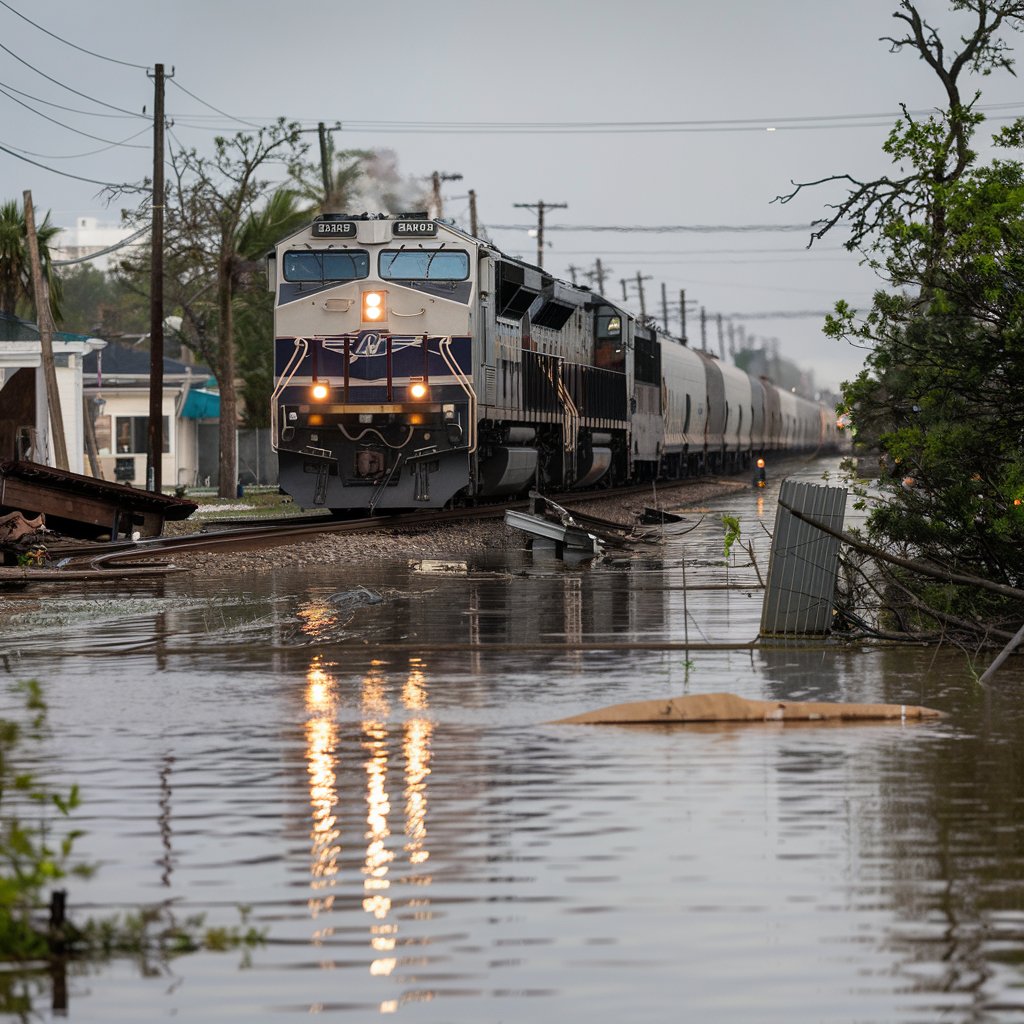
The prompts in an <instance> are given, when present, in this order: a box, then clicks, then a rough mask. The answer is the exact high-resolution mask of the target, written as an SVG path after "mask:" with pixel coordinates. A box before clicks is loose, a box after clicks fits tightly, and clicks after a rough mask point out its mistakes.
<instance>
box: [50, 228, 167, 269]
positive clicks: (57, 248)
mask: <svg viewBox="0 0 1024 1024" xmlns="http://www.w3.org/2000/svg"><path fill="white" fill-rule="evenodd" d="M134 233H135V231H134V230H133V229H132V228H130V227H125V226H124V225H122V224H103V223H100V221H98V220H97V219H96V218H95V217H77V218H76V219H75V223H74V225H73V226H72V227H68V228H61V229H60V231H58V232H57V234H56V236H55V237H54V239H53V242H52V243H51V245H50V255H51V256H52V258H53V260H54V261H55V262H56V263H61V262H65V261H69V260H80V259H82V257H84V256H91V255H92V254H93V253H98V252H103V251H104V250H105V249H109V248H111V246H115V245H118V244H119V243H121V242H123V241H124V240H125V239H126V238H129V237H130V236H131V235H133V234H134ZM144 245H148V239H147V236H145V235H144V236H143V237H142V238H140V239H139V240H138V242H137V243H134V244H133V245H132V246H125V247H124V248H123V249H119V250H117V251H115V252H111V253H107V254H106V255H103V256H97V257H96V258H95V259H92V260H89V261H88V263H89V265H90V266H92V267H95V268H96V269H97V270H103V271H107V270H109V269H110V268H111V266H113V264H114V263H115V262H116V261H117V260H118V259H119V258H121V257H123V256H124V255H125V252H126V250H130V249H135V248H136V247H138V246H144Z"/></svg>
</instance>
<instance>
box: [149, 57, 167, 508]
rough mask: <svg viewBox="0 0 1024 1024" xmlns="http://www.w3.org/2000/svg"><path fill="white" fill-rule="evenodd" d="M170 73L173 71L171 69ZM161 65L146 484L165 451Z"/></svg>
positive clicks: (160, 72)
mask: <svg viewBox="0 0 1024 1024" xmlns="http://www.w3.org/2000/svg"><path fill="white" fill-rule="evenodd" d="M172 74H173V72H172ZM165 77H170V76H165V75H164V66H163V64H157V65H156V66H155V68H154V69H153V94H154V96H153V202H152V208H153V209H152V213H153V228H152V232H151V237H150V259H149V424H148V429H147V434H146V487H147V489H148V490H150V491H156V493H157V494H159V493H160V490H161V488H162V486H163V479H162V475H163V474H162V470H163V465H162V463H163V453H164V79H165Z"/></svg>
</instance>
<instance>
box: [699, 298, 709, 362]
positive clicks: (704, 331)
mask: <svg viewBox="0 0 1024 1024" xmlns="http://www.w3.org/2000/svg"><path fill="white" fill-rule="evenodd" d="M700 349H701V351H702V352H707V350H708V315H707V313H706V312H705V310H704V307H703V306H701V307H700Z"/></svg>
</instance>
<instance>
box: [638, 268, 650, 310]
mask: <svg viewBox="0 0 1024 1024" xmlns="http://www.w3.org/2000/svg"><path fill="white" fill-rule="evenodd" d="M650 280H651V275H650V274H648V275H647V276H646V277H644V276H642V275H641V274H640V271H639V270H638V271H637V272H636V290H637V292H639V294H640V315H641V316H647V307H646V305H644V281H650Z"/></svg>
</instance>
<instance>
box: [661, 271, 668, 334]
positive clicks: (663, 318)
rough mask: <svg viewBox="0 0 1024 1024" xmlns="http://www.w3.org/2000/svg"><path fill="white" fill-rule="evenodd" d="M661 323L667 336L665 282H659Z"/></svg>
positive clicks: (666, 294) (666, 293)
mask: <svg viewBox="0 0 1024 1024" xmlns="http://www.w3.org/2000/svg"><path fill="white" fill-rule="evenodd" d="M661 322H662V323H663V324H664V325H665V333H666V334H668V292H667V291H666V290H665V282H664V281H662V282H661Z"/></svg>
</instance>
